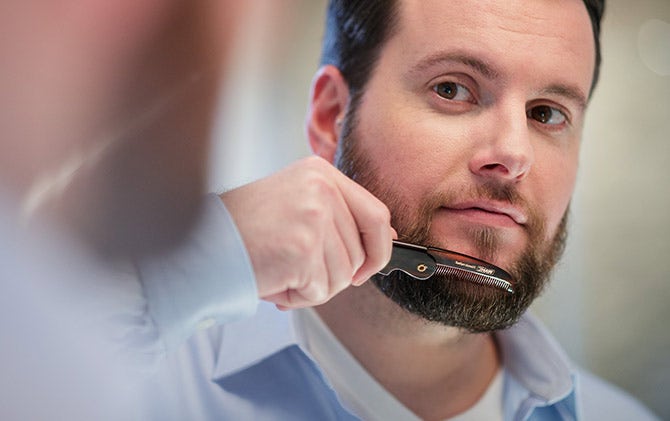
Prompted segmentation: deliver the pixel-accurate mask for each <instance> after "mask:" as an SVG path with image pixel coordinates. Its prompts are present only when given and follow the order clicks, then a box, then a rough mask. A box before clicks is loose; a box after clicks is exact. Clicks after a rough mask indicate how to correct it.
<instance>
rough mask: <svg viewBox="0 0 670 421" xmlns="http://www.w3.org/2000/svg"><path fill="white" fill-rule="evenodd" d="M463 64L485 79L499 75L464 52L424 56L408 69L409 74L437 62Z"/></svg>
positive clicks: (485, 63)
mask: <svg viewBox="0 0 670 421" xmlns="http://www.w3.org/2000/svg"><path fill="white" fill-rule="evenodd" d="M454 63H459V64H464V65H466V66H468V67H470V68H472V69H473V70H474V71H476V72H477V73H479V74H481V75H482V76H484V77H485V78H486V79H491V80H493V79H497V78H499V77H500V72H498V71H497V70H496V69H495V68H494V67H493V66H491V65H490V64H488V63H487V62H485V61H484V60H480V59H478V58H476V57H473V56H471V55H468V54H464V53H458V52H456V53H436V54H432V55H429V56H427V57H424V58H423V59H421V60H420V61H419V62H418V63H416V65H414V66H412V67H411V68H410V70H409V72H408V73H409V74H413V73H420V72H423V71H425V70H426V69H429V68H430V67H433V66H436V65H439V64H454Z"/></svg>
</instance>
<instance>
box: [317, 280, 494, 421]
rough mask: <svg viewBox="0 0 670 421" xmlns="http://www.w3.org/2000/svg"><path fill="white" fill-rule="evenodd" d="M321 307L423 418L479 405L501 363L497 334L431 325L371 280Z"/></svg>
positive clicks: (366, 363)
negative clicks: (411, 312)
mask: <svg viewBox="0 0 670 421" xmlns="http://www.w3.org/2000/svg"><path fill="white" fill-rule="evenodd" d="M316 311H317V312H318V314H319V316H320V317H321V318H322V319H323V321H324V322H325V323H326V325H328V327H329V328H330V329H331V331H332V332H333V334H334V335H335V336H336V337H337V338H338V339H339V340H340V342H341V343H342V344H343V345H344V346H345V347H346V348H347V349H348V350H349V352H350V353H351V354H352V355H353V356H354V357H355V358H356V359H357V360H358V361H359V362H360V363H361V365H362V366H363V367H365V369H366V370H367V371H368V373H370V375H371V376H373V377H374V378H375V379H376V380H377V381H378V382H379V383H380V384H381V385H382V386H384V388H386V390H388V391H389V392H390V393H391V394H392V395H394V396H395V397H396V399H398V400H399V401H400V402H402V403H403V404H404V405H405V406H406V407H408V408H409V409H410V410H412V411H413V412H414V413H415V414H417V415H418V416H419V417H421V418H422V419H426V420H430V419H445V418H448V417H451V416H454V415H457V414H459V413H461V412H463V411H465V410H467V409H468V408H470V407H471V406H473V405H474V404H475V403H476V402H477V400H478V399H479V398H480V397H481V396H482V395H483V394H484V392H485V391H486V388H487V387H488V385H489V383H490V382H491V381H492V379H493V378H494V376H495V374H496V373H497V371H498V368H499V365H500V363H499V358H498V352H497V349H496V345H495V341H494V339H493V337H492V336H491V335H487V334H468V333H465V332H463V331H462V330H460V329H456V328H449V327H445V326H442V325H438V324H435V323H428V322H426V321H425V320H423V319H421V318H420V317H418V316H415V315H412V314H409V313H407V312H406V311H404V310H402V309H401V308H400V307H399V306H397V305H396V304H395V303H393V302H392V301H391V300H389V299H388V298H387V297H386V296H384V295H383V294H382V293H381V292H380V291H379V290H378V289H377V288H376V287H375V286H374V285H373V284H372V283H371V282H367V283H366V284H364V285H363V286H361V287H358V288H349V289H347V290H345V291H344V292H342V293H341V294H339V295H337V296H336V297H334V298H333V299H332V300H330V301H329V302H328V303H326V304H324V305H322V306H319V307H317V308H316ZM447 397H448V399H445V398H447Z"/></svg>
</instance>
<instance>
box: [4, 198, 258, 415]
mask: <svg viewBox="0 0 670 421" xmlns="http://www.w3.org/2000/svg"><path fill="white" fill-rule="evenodd" d="M2 193H3V192H2V191H1V189H0V373H2V375H1V376H0V419H2V420H33V419H34V420H42V419H68V420H91V419H95V420H107V419H109V420H131V419H144V416H145V415H144V414H142V412H141V410H140V408H141V407H144V406H145V405H147V404H148V403H149V402H148V397H146V396H143V395H142V394H141V393H140V391H141V390H142V389H143V388H142V384H143V383H144V382H146V381H149V379H150V378H151V376H152V374H153V372H155V371H156V370H158V368H159V367H160V366H161V365H162V363H163V362H164V358H165V356H166V354H168V353H169V352H170V351H172V350H175V349H176V348H177V347H178V346H179V345H180V344H183V343H184V342H185V341H186V339H187V338H188V337H189V336H190V335H191V334H193V332H194V331H196V330H197V329H198V328H199V327H202V326H203V325H208V324H210V325H211V324H212V323H226V322H230V321H231V320H235V319H238V318H241V317H245V316H249V315H251V314H253V313H254V312H255V309H256V306H257V302H258V298H257V291H256V286H255V279H254V276H253V271H252V268H251V265H250V263H249V258H248V257H247V254H246V251H245V249H244V245H243V243H242V240H241V238H240V236H239V234H238V232H237V229H236V228H235V225H234V223H233V221H232V219H231V218H230V215H229V214H228V212H227V211H226V209H225V207H224V206H223V204H222V203H221V201H220V200H219V199H218V197H217V196H215V195H210V196H208V197H207V198H206V200H205V203H204V207H203V214H202V218H201V219H200V221H199V223H198V225H197V226H196V227H195V228H194V230H193V231H192V233H191V235H190V236H189V238H187V239H186V242H185V243H184V244H183V246H182V247H181V248H179V249H177V250H174V251H173V252H172V253H171V254H169V255H164V256H160V257H159V258H156V259H155V260H153V261H150V262H142V263H141V264H139V265H132V264H130V263H129V262H125V263H122V264H116V262H115V263H114V264H110V263H111V262H101V261H99V260H98V259H97V257H96V256H94V255H91V254H90V253H88V251H87V250H86V249H84V248H82V247H81V245H80V244H78V243H77V242H76V241H73V239H71V238H68V236H67V235H66V234H65V233H63V232H59V231H58V229H57V227H54V226H46V225H44V224H43V223H44V222H45V221H37V225H35V226H33V227H31V228H30V229H28V228H22V227H20V223H19V215H18V212H17V209H16V206H15V203H16V201H13V200H12V198H11V197H8V196H6V195H3V194H2ZM165 408H167V406H166V407H165ZM165 408H160V410H158V411H157V412H154V413H152V414H150V417H151V418H153V419H161V417H160V415H159V414H161V413H164V412H167V411H166V409H165ZM187 418H188V417H187Z"/></svg>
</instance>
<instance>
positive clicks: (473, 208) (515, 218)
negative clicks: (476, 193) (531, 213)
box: [443, 201, 528, 227]
mask: <svg viewBox="0 0 670 421" xmlns="http://www.w3.org/2000/svg"><path fill="white" fill-rule="evenodd" d="M443 209H445V210H446V211H448V212H449V213H452V214H454V215H457V216H461V217H464V218H466V219H469V220H471V221H473V222H477V223H482V224H485V225H494V226H505V227H506V226H515V225H524V224H525V223H526V222H527V221H528V217H527V216H526V214H525V213H524V212H523V211H522V210H521V209H519V208H517V207H515V206H513V205H510V204H508V203H502V202H491V201H473V202H462V203H457V204H450V205H449V206H445V207H444V208H443Z"/></svg>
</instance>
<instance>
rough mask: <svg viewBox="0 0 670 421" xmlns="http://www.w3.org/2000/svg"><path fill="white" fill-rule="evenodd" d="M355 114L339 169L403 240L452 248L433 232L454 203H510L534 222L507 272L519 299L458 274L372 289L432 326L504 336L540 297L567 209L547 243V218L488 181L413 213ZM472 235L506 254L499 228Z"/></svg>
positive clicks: (486, 251)
mask: <svg viewBox="0 0 670 421" xmlns="http://www.w3.org/2000/svg"><path fill="white" fill-rule="evenodd" d="M349 114H350V115H348V116H347V117H348V118H347V119H346V121H345V124H344V125H343V131H342V139H341V140H340V149H339V150H338V155H337V156H336V159H335V163H336V166H337V167H338V168H339V169H340V170H341V171H342V172H343V173H344V174H346V175H347V176H349V177H350V178H351V179H353V180H354V181H356V182H357V183H359V184H360V185H362V186H363V187H365V188H366V189H367V190H368V191H370V192H371V193H372V194H374V195H375V196H376V197H377V198H379V199H380V200H381V201H382V202H384V203H385V204H386V205H387V206H388V208H389V210H390V211H391V215H392V220H391V224H392V226H393V227H394V228H395V229H396V231H397V232H398V236H399V238H400V239H401V240H402V241H406V242H410V243H415V244H422V245H426V246H435V247H443V248H444V247H448V244H445V239H440V241H438V239H436V238H433V237H432V236H431V229H430V227H431V223H432V216H433V214H434V213H435V211H436V210H437V209H439V207H440V206H442V205H443V204H444V203H450V201H453V200H455V198H456V197H459V198H462V197H468V198H487V199H491V200H501V201H506V202H508V203H512V204H514V205H517V206H522V207H523V208H524V209H526V210H527V212H528V216H529V218H528V223H527V224H525V225H524V228H525V230H526V234H527V237H528V244H527V246H526V247H525V249H524V250H523V251H522V253H521V254H520V255H519V256H518V257H517V258H516V260H515V261H514V262H513V263H512V264H510V267H507V268H504V269H506V270H507V271H508V272H509V273H510V274H511V275H512V277H513V278H514V280H515V281H514V284H513V286H514V293H513V294H510V293H508V292H506V291H502V290H499V289H496V288H492V287H486V286H482V285H478V284H475V283H471V282H468V281H465V280H461V279H459V278H457V277H453V276H432V277H431V278H429V279H427V280H417V279H414V278H412V277H411V276H409V275H407V274H405V273H402V272H399V271H395V272H392V273H391V274H390V275H389V276H383V275H375V276H373V277H372V278H371V280H372V282H373V283H374V285H376V286H377V288H378V289H379V290H380V291H382V292H383V293H384V294H385V295H386V296H387V297H388V298H390V299H391V300H392V301H393V302H395V303H396V304H398V305H399V306H400V307H401V308H403V309H404V310H406V311H408V312H409V313H412V314H414V315H417V316H420V317H422V318H423V319H425V320H426V321H429V322H434V323H440V324H443V325H446V326H453V327H458V328H462V329H464V330H466V331H469V332H473V333H479V332H491V331H495V330H500V329H504V328H507V327H509V326H511V325H513V324H514V323H516V322H517V320H518V319H519V317H521V315H523V313H524V312H525V311H526V310H527V309H528V307H529V306H530V304H531V303H532V302H533V300H534V299H535V298H536V297H537V296H538V295H540V293H541V292H542V290H543V289H544V286H545V285H546V284H547V282H548V280H549V277H550V275H551V271H552V269H553V268H554V266H555V265H556V262H557V261H558V260H559V259H560V257H561V255H562V253H563V250H564V248H565V241H566V236H567V215H568V210H566V212H565V214H564V215H563V218H562V220H561V222H560V224H559V226H558V228H557V230H556V233H555V234H554V235H553V237H551V238H549V239H547V236H546V227H545V224H544V218H543V217H542V216H541V215H540V213H539V212H538V211H537V210H534V209H532V208H531V207H529V206H528V205H527V204H526V203H525V201H524V200H523V199H522V198H521V197H520V195H519V194H518V192H517V191H516V190H515V189H514V187H513V186H510V185H502V184H500V183H487V184H480V185H477V186H475V187H472V188H471V189H470V191H466V192H464V191H463V190H462V189H460V190H455V191H451V192H439V193H435V195H434V196H433V197H428V198H425V199H424V200H423V201H422V202H421V203H420V204H419V207H418V208H416V209H412V208H410V206H408V204H407V202H406V201H404V200H402V198H401V197H400V196H399V195H398V193H397V192H396V191H394V190H393V186H394V185H395V183H394V182H385V181H388V180H382V179H380V177H379V176H378V170H377V169H376V168H375V167H374V166H373V165H372V164H371V162H370V160H369V159H368V158H367V157H366V156H365V155H364V154H363V153H362V151H361V150H360V147H359V146H358V145H359V143H358V142H357V140H356V136H355V115H354V114H355V113H354V112H353V111H352V109H350V113H349ZM468 236H469V237H470V239H471V241H472V244H473V245H474V247H475V249H476V250H477V253H478V256H477V257H479V258H482V259H485V260H492V259H493V258H494V257H495V256H496V255H498V254H500V253H501V252H502V251H503V246H502V244H501V239H500V233H499V232H498V231H497V230H496V229H495V228H491V227H473V228H471V229H470V231H469V232H468ZM446 240H447V241H448V239H446ZM454 251H458V250H454Z"/></svg>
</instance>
